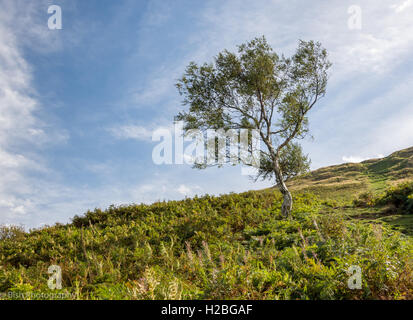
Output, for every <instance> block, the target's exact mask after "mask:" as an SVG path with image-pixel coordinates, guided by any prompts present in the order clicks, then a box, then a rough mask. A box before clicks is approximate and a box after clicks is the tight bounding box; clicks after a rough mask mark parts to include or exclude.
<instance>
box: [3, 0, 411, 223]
mask: <svg viewBox="0 0 413 320" xmlns="http://www.w3.org/2000/svg"><path fill="white" fill-rule="evenodd" d="M53 4H55V5H59V6H60V7H61V8H62V18H63V29H62V30H49V29H48V25H47V20H48V18H49V15H48V13H47V8H48V7H49V5H53ZM351 5H358V6H359V7H360V8H361V14H362V15H361V18H362V20H361V21H362V26H361V29H350V28H349V26H348V20H349V18H350V16H351V13H349V12H348V10H349V7H350V6H351ZM412 14H413V0H393V1H386V0H383V1H380V2H378V1H373V0H359V1H358V2H357V3H355V2H353V1H346V0H333V1H323V0H313V1H311V2H310V1H304V0H301V1H298V0H292V1H279V0H278V1H277V0H275V1H266V0H261V1H231V0H228V1H127V0H119V1H107V0H105V1H103V0H99V1H97V0H96V1H93V0H82V1H80V0H78V1H75V0H72V1H68V0H66V1H62V0H53V1H43V0H38V1H31V2H30V3H29V2H28V1H23V0H0V224H23V225H25V226H27V227H39V226H42V225H44V224H53V223H55V222H68V221H70V218H71V217H73V216H74V215H75V214H82V213H84V212H85V211H86V210H87V209H93V208H95V207H106V206H108V205H110V204H127V203H140V202H152V201H157V200H163V199H181V198H184V197H185V196H193V195H195V194H205V193H209V194H220V193H227V192H240V191H245V190H250V189H260V188H264V187H268V186H270V185H271V183H270V182H259V183H253V182H252V181H250V180H249V179H248V177H247V176H243V175H241V170H240V168H238V167H235V168H225V169H216V168H212V169H208V170H204V171H198V170H194V169H191V167H190V166H188V165H171V166H157V165H155V164H154V163H153V161H152V156H151V155H152V149H153V147H154V146H155V145H156V143H154V142H152V141H151V133H152V132H153V130H155V129H156V128H158V127H166V128H170V127H171V126H172V124H173V117H174V115H176V114H177V112H178V111H180V110H181V109H182V107H181V104H180V101H181V98H180V97H179V95H178V93H177V92H176V89H175V87H174V83H175V81H176V79H177V78H178V77H179V76H180V75H181V74H182V72H183V70H184V68H185V66H186V65H187V64H188V63H189V62H190V61H196V62H205V61H210V60H211V59H212V58H213V56H214V55H215V54H216V53H218V52H219V51H221V50H223V49H230V50H235V48H236V45H238V44H241V43H243V42H245V41H247V40H250V39H252V38H253V37H256V36H261V35H265V36H266V38H267V40H268V41H269V42H270V44H271V45H272V46H273V48H274V49H275V50H276V51H277V52H279V53H285V54H287V55H289V54H291V53H292V52H293V50H294V49H295V47H296V45H297V41H298V39H303V40H310V39H313V40H317V41H320V42H322V44H323V45H324V46H325V47H326V48H327V49H328V51H329V52H330V59H331V61H332V62H333V64H334V65H333V68H332V70H331V78H330V82H329V86H328V90H327V96H326V97H325V98H324V100H322V101H321V102H320V104H319V105H318V106H317V107H316V108H315V109H314V110H313V111H312V112H311V114H310V128H311V133H312V135H313V137H314V139H313V140H311V139H307V140H305V141H304V143H303V146H304V150H305V152H307V153H309V155H310V157H311V159H312V168H319V167H322V166H327V165H331V164H337V163H342V162H347V161H360V160H362V159H366V158H372V157H378V156H382V155H387V154H389V153H391V152H393V151H395V150H398V149H401V148H406V147H409V146H412V145H413V134H412V123H413V113H412V110H413V109H412V108H413V103H412V101H411V100H412V99H411V98H412V88H413V74H412V73H411V70H412V69H413V57H412V52H413V51H412V47H413V20H412V19H411V17H412Z"/></svg>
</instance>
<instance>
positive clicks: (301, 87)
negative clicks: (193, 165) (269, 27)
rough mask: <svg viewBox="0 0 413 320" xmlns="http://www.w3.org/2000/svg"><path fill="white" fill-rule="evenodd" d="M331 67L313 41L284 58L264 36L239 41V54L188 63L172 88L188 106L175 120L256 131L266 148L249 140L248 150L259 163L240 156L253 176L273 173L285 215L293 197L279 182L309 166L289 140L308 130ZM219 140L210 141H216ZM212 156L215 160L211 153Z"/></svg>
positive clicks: (189, 128)
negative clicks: (255, 170) (254, 170)
mask: <svg viewBox="0 0 413 320" xmlns="http://www.w3.org/2000/svg"><path fill="white" fill-rule="evenodd" d="M330 66H331V63H330V62H329V61H328V57H327V51H326V49H324V48H323V47H322V46H321V44H320V43H318V42H314V41H300V42H299V45H298V48H297V50H296V52H295V53H294V54H293V55H292V56H291V57H289V58H286V57H284V56H280V55H278V54H276V53H275V52H274V50H273V49H272V48H271V46H270V45H269V44H268V43H267V41H266V40H265V38H264V37H262V38H255V39H253V40H251V41H249V42H247V43H245V44H242V45H240V46H239V47H238V54H235V53H232V52H229V51H227V50H224V51H223V52H221V53H219V54H218V55H217V57H216V58H215V59H214V62H213V63H210V64H207V63H205V64H203V65H201V66H198V65H197V64H196V63H194V62H192V63H190V64H189V65H188V67H187V68H186V70H185V73H184V75H183V76H182V78H181V79H180V80H179V81H178V83H177V88H178V90H179V92H180V94H181V95H183V96H184V101H183V104H184V105H188V106H189V110H188V111H184V112H181V113H180V114H179V115H178V117H177V119H178V120H182V121H184V123H185V127H184V129H185V130H186V131H187V132H188V133H191V132H193V130H194V129H197V130H204V131H207V130H209V129H214V130H222V131H221V132H222V133H221V136H222V135H223V136H226V135H227V134H228V132H233V130H238V129H253V130H256V132H257V135H258V136H259V138H260V139H261V141H262V142H263V144H264V145H265V150H263V149H260V150H254V149H255V148H254V146H253V143H250V144H249V145H250V149H251V150H250V151H251V153H252V154H254V152H257V153H259V154H262V156H261V158H263V159H264V161H263V163H262V164H261V163H251V162H250V161H243V160H244V159H243V158H242V157H239V158H240V159H239V160H240V161H241V162H243V163H244V164H246V165H253V166H255V167H257V168H258V169H259V173H258V177H261V178H264V179H266V178H269V179H272V178H273V177H275V181H276V183H277V186H278V188H279V190H280V191H281V193H282V195H283V204H282V208H281V212H282V214H283V215H284V216H285V217H288V216H289V214H290V212H291V208H292V197H291V193H290V191H289V190H288V187H287V186H286V184H285V183H284V181H285V179H286V178H288V177H291V176H295V175H297V174H300V173H302V172H303V171H305V170H306V169H307V168H308V163H307V162H308V159H307V157H306V156H304V155H303V154H302V150H301V148H300V147H299V146H298V145H297V143H296V142H294V141H295V140H297V139H303V138H304V137H305V136H306V135H307V133H308V131H309V126H308V117H307V115H308V112H309V111H310V110H311V109H312V108H313V107H314V106H315V105H316V104H317V102H318V101H319V100H320V99H321V98H323V97H324V95H325V94H326V87H327V79H328V75H327V71H328V69H329V68H330ZM219 138H220V137H217V138H214V140H213V142H214V143H216V144H219V142H218V141H217V140H218V139H219ZM244 144H247V145H248V142H246V143H244ZM212 149H214V151H215V149H216V148H212ZM215 158H216V159H217V160H218V159H219V156H218V155H217V154H216V153H215V154H214V157H213V159H215ZM208 165H220V163H219V161H215V163H208ZM206 166H207V165H204V164H203V163H202V164H200V165H199V164H198V166H197V167H198V168H204V167H206ZM283 170H284V171H283ZM258 177H257V178H258Z"/></svg>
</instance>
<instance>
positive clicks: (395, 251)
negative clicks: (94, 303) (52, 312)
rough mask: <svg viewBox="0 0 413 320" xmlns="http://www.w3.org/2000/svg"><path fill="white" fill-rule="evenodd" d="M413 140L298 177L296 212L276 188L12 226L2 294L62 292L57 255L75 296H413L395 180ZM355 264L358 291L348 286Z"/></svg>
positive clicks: (66, 286)
mask: <svg viewBox="0 0 413 320" xmlns="http://www.w3.org/2000/svg"><path fill="white" fill-rule="evenodd" d="M411 151H413V149H412V148H411V149H410V151H409V149H407V151H406V150H404V151H401V152H399V153H396V154H394V155H392V156H390V157H391V158H392V159H390V160H391V161H388V159H386V158H385V159H384V160H383V159H382V160H370V161H367V162H364V163H361V164H345V165H339V166H333V167H328V168H323V169H320V170H317V171H314V172H312V173H310V174H308V175H306V176H304V177H299V178H297V179H294V180H292V181H290V182H289V185H290V187H291V189H292V190H293V195H294V209H293V215H292V218H291V219H287V220H286V219H283V218H282V216H281V213H280V208H281V202H282V198H281V195H280V193H279V192H278V191H277V190H275V189H272V188H270V189H266V190H262V191H251V192H245V193H241V194H229V195H223V196H219V197H213V196H204V197H195V198H194V199H186V200H183V201H169V202H158V203H154V204H152V205H143V204H141V205H135V204H132V205H129V206H121V207H114V206H112V207H109V208H108V209H106V210H101V209H95V210H93V211H88V212H87V213H85V214H84V215H83V216H75V217H74V218H73V222H72V223H70V224H67V225H59V224H57V225H55V226H49V227H44V228H42V229H38V230H31V231H30V232H25V231H24V230H22V229H20V228H17V227H2V228H0V299H1V298H3V299H13V298H39V297H41V296H39V295H37V296H34V295H28V294H29V293H37V294H40V293H42V294H50V293H56V291H53V290H51V289H49V288H48V286H47V281H48V278H49V276H50V275H49V274H48V272H47V271H48V267H49V266H50V265H58V266H60V267H61V270H62V280H63V281H62V285H63V288H62V289H61V290H57V292H59V293H65V294H70V295H71V297H73V298H75V299H412V298H413V276H412V275H413V274H412V272H413V265H412V252H413V238H412V225H413V221H412V220H413V219H412V217H413V215H411V214H407V211H406V210H410V209H409V208H410V207H409V206H410V204H411V202H410V198H409V195H408V192H409V191H407V193H406V192H405V191H404V190H405V189H404V188H410V187H409V185H407V184H406V185H401V186H400V187H395V188H391V189H388V188H387V186H392V185H395V184H398V183H399V182H402V181H406V180H408V179H409V176H403V177H401V178H400V176H399V170H405V169H406V168H405V167H404V168H402V167H403V165H400V163H401V164H403V163H405V162H406V159H407V160H408V161H410V159H411ZM393 158H394V159H396V158H397V159H398V161H399V162H398V163H399V164H398V163H396V162H395V161H393V160H394V159H393ZM386 168H388V169H386ZM408 169H409V168H408ZM396 171H397V172H396ZM403 172H405V171H403ZM384 190H387V191H386V192H385V193H384ZM406 190H407V189H406ZM408 190H410V189H408ZM366 192H367V193H366ZM363 193H366V194H365V195H362V194H363ZM360 195H362V196H361V197H360V198H359V196H360ZM400 199H401V200H400ZM406 208H407V209H406ZM352 265H358V266H360V267H361V269H362V281H363V282H362V288H361V289H360V290H352V289H350V288H348V285H347V281H348V278H349V275H348V274H347V270H348V268H349V267H350V266H352ZM1 293H3V295H1ZM9 293H13V294H14V295H13V294H12V295H9ZM55 298H56V297H55Z"/></svg>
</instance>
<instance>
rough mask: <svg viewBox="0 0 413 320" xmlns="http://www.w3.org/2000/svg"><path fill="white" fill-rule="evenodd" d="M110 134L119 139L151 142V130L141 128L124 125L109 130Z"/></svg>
mask: <svg viewBox="0 0 413 320" xmlns="http://www.w3.org/2000/svg"><path fill="white" fill-rule="evenodd" d="M110 131H111V132H112V134H113V135H114V136H115V137H117V138H119V139H136V140H141V141H151V138H152V130H149V129H147V128H145V127H143V126H136V125H125V126H120V127H117V128H112V129H110Z"/></svg>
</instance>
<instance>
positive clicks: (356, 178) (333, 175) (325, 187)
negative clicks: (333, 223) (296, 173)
mask: <svg viewBox="0 0 413 320" xmlns="http://www.w3.org/2000/svg"><path fill="white" fill-rule="evenodd" d="M411 179H413V147H411V148H408V149H404V150H401V151H397V152H394V153H392V154H391V155H389V156H388V157H385V158H381V159H371V160H367V161H364V162H361V163H345V164H341V165H336V166H331V167H326V168H321V169H318V170H315V171H312V172H310V173H308V174H307V175H305V176H301V177H298V178H295V179H293V180H292V181H290V182H289V187H290V188H291V189H292V190H295V191H309V192H312V193H314V194H317V195H318V196H319V197H321V198H324V199H335V200H337V201H340V200H344V201H349V200H350V201H351V200H352V199H353V198H354V196H356V195H359V194H361V193H363V192H367V191H372V192H380V191H384V190H385V189H386V188H387V187H390V186H393V185H396V184H399V183H402V182H404V181H408V180H411Z"/></svg>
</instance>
